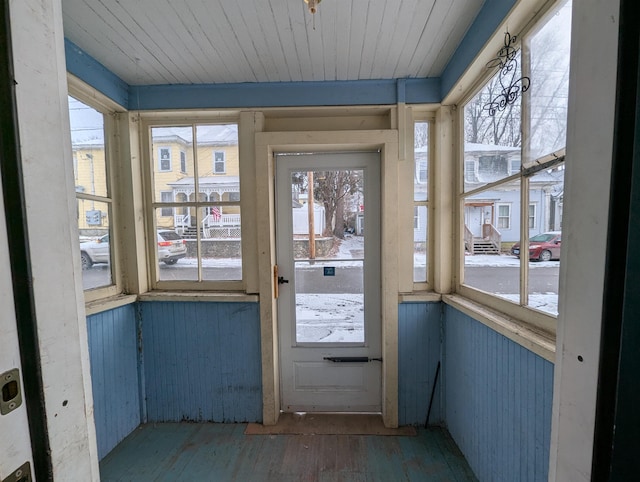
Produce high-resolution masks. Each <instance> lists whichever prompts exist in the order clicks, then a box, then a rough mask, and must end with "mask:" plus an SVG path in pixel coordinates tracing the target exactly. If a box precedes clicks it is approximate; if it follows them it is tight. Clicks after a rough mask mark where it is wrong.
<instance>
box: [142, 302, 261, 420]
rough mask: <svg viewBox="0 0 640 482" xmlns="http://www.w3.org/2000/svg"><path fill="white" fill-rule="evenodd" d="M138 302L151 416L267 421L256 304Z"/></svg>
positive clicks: (155, 417) (166, 418)
mask: <svg viewBox="0 0 640 482" xmlns="http://www.w3.org/2000/svg"><path fill="white" fill-rule="evenodd" d="M140 306H141V308H140V310H141V316H142V333H143V335H142V344H143V354H144V360H143V367H144V380H145V393H146V416H147V421H149V422H178V421H187V420H188V421H208V422H260V421H262V369H261V366H262V365H261V354H260V316H259V307H258V303H209V302H141V303H140Z"/></svg>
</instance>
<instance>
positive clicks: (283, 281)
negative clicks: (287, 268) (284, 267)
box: [278, 276, 289, 285]
mask: <svg viewBox="0 0 640 482" xmlns="http://www.w3.org/2000/svg"><path fill="white" fill-rule="evenodd" d="M288 282H289V280H288V279H284V276H278V284H279V285H281V284H284V283H288Z"/></svg>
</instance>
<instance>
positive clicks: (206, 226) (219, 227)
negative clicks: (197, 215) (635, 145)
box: [201, 214, 240, 239]
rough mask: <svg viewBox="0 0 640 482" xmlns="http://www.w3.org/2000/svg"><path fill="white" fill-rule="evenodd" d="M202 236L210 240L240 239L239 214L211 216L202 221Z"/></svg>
mask: <svg viewBox="0 0 640 482" xmlns="http://www.w3.org/2000/svg"><path fill="white" fill-rule="evenodd" d="M201 224H202V236H203V238H205V239H208V238H239V237H240V215H239V214H219V215H214V214H209V215H207V216H205V218H204V219H203V220H202V223H201Z"/></svg>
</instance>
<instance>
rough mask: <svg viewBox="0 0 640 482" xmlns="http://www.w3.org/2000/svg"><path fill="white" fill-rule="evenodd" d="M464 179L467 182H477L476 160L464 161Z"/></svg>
mask: <svg viewBox="0 0 640 482" xmlns="http://www.w3.org/2000/svg"><path fill="white" fill-rule="evenodd" d="M464 181H465V183H473V182H476V163H475V161H464Z"/></svg>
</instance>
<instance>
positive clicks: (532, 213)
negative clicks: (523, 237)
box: [529, 204, 536, 229]
mask: <svg viewBox="0 0 640 482" xmlns="http://www.w3.org/2000/svg"><path fill="white" fill-rule="evenodd" d="M535 228H536V205H535V204H529V229H535Z"/></svg>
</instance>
